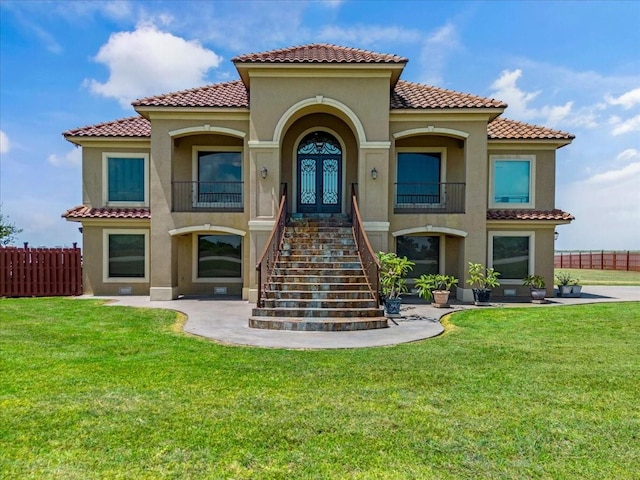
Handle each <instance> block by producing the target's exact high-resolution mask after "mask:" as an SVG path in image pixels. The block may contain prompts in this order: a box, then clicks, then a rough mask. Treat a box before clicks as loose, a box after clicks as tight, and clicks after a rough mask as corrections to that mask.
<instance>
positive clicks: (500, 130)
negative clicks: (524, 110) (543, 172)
mask: <svg viewBox="0 0 640 480" xmlns="http://www.w3.org/2000/svg"><path fill="white" fill-rule="evenodd" d="M487 133H488V134H489V139H493V140H508V139H519V140H522V139H536V140H539V139H549V140H573V139H574V138H575V136H574V135H571V134H570V133H567V132H562V131H560V130H552V129H551V128H547V127H541V126H538V125H531V124H528V123H523V122H517V121H516V120H509V119H508V118H500V117H498V118H496V119H495V120H493V121H492V122H491V123H490V124H489V125H488V127H487Z"/></svg>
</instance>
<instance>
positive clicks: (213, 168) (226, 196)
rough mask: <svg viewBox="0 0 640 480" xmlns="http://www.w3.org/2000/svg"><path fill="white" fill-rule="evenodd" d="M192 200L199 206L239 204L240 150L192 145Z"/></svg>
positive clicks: (240, 180) (225, 206) (229, 206)
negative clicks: (194, 185)
mask: <svg viewBox="0 0 640 480" xmlns="http://www.w3.org/2000/svg"><path fill="white" fill-rule="evenodd" d="M194 177H195V178H194V180H195V181H196V182H197V184H196V186H197V188H195V189H194V194H195V199H194V200H195V201H194V203H195V204H196V205H197V206H201V207H207V206H209V207H222V208H239V207H242V149H241V148H239V147H226V148H225V149H224V150H217V149H213V148H211V147H196V149H195V154H194Z"/></svg>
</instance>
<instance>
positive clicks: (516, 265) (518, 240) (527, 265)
mask: <svg viewBox="0 0 640 480" xmlns="http://www.w3.org/2000/svg"><path fill="white" fill-rule="evenodd" d="M490 248H491V252H490V253H491V255H490V261H489V265H490V266H492V267H493V268H495V269H496V270H497V271H498V272H500V280H501V281H503V280H507V281H509V280H522V279H523V278H525V277H526V276H527V275H529V274H531V272H532V269H533V233H530V232H517V233H515V232H514V233H512V232H493V233H491V234H490Z"/></svg>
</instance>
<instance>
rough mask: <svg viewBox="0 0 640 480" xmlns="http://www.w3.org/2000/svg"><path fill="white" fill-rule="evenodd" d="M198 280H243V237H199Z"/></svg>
mask: <svg viewBox="0 0 640 480" xmlns="http://www.w3.org/2000/svg"><path fill="white" fill-rule="evenodd" d="M197 249H198V257H197V268H196V271H197V278H199V279H205V278H206V279H213V278H241V277H242V237H240V236H239V235H198V238H197Z"/></svg>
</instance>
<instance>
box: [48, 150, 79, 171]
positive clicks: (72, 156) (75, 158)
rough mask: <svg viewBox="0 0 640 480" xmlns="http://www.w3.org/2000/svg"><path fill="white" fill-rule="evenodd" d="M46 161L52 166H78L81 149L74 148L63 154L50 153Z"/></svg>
mask: <svg viewBox="0 0 640 480" xmlns="http://www.w3.org/2000/svg"><path fill="white" fill-rule="evenodd" d="M47 161H48V162H49V163H50V164H51V165H53V166H54V167H79V166H80V165H82V149H80V148H74V149H73V150H70V151H68V152H67V153H66V154H64V155H58V154H56V153H52V154H51V155H49V156H48V157H47Z"/></svg>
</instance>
